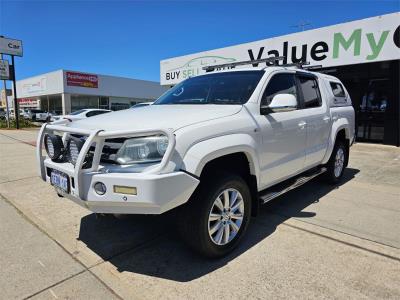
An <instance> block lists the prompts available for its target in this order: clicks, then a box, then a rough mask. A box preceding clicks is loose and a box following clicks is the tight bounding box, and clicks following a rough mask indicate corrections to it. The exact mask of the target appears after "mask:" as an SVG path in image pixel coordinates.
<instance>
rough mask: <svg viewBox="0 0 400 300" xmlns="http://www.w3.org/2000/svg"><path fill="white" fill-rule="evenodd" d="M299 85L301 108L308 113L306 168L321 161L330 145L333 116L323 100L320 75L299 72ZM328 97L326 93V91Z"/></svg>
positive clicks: (306, 120) (297, 75)
mask: <svg viewBox="0 0 400 300" xmlns="http://www.w3.org/2000/svg"><path fill="white" fill-rule="evenodd" d="M296 77H297V85H298V90H299V95H300V99H301V109H302V110H303V112H305V113H306V119H305V122H306V128H307V137H306V151H305V162H304V168H306V169H307V168H309V167H312V166H315V165H318V164H320V163H321V161H322V159H323V158H324V156H325V152H326V149H327V147H328V139H329V134H330V131H331V117H330V113H329V107H328V104H327V101H322V95H323V92H324V91H322V90H321V88H320V86H322V82H321V84H320V82H319V79H318V77H316V76H315V75H313V74H310V73H304V72H297V74H296ZM324 97H325V99H327V95H326V93H324Z"/></svg>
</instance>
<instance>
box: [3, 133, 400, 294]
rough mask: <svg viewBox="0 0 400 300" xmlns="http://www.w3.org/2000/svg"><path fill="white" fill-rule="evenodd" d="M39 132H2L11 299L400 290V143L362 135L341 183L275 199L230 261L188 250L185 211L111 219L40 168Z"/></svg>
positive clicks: (6, 285) (6, 275) (6, 284)
mask: <svg viewBox="0 0 400 300" xmlns="http://www.w3.org/2000/svg"><path fill="white" fill-rule="evenodd" d="M36 135H37V131H35V130H32V131H27V130H22V131H12V130H2V131H0V169H1V171H0V196H1V197H0V239H1V241H2V243H0V253H2V255H1V256H0V269H1V270H2V272H0V291H1V294H2V296H4V297H5V298H7V299H9V298H19V299H20V298H27V297H31V296H33V298H38V299H54V298H64V297H70V298H85V299H86V298H96V299H98V298H104V299H110V298H135V299H136V298H138V299H142V298H147V299H154V298H170V299H178V298H182V299H188V298H193V299H194V298H215V297H221V298H232V297H234V298H248V297H250V298H269V297H274V298H306V297H307V298H322V297H324V298H365V297H366V298H392V299H398V298H400V282H399V280H398V278H400V149H399V148H396V147H391V146H381V145H371V144H357V145H355V146H354V147H353V148H352V151H351V155H350V165H349V168H348V169H347V170H346V173H345V176H344V180H343V182H342V184H341V185H339V186H336V187H332V186H327V185H325V184H322V183H321V182H320V181H319V180H318V179H316V180H313V181H312V182H310V183H308V184H306V185H305V186H303V187H301V188H299V189H297V190H296V191H292V192H290V193H288V194H286V195H284V196H282V197H280V198H278V199H276V200H274V201H273V203H270V204H268V205H267V206H264V207H263V208H262V209H261V213H260V216H259V217H258V218H257V219H253V220H252V224H251V225H250V230H249V234H248V236H247V237H246V239H245V241H244V243H243V244H242V245H241V246H240V247H239V249H237V250H236V251H234V252H233V253H232V254H231V255H229V256H228V257H226V258H223V259H221V260H206V259H203V258H201V257H199V256H197V255H195V254H193V253H192V252H191V251H190V250H188V249H187V248H186V247H185V246H184V244H183V242H182V241H181V240H180V239H179V237H178V235H177V234H176V230H175V228H174V222H173V219H174V214H173V213H169V214H167V215H163V216H130V217H128V218H123V219H114V218H102V219H96V217H95V215H94V214H92V213H90V212H89V211H86V210H85V209H83V208H81V207H79V206H77V205H75V204H74V203H72V202H71V201H69V200H66V199H64V198H59V197H57V195H56V194H55V193H54V191H53V190H52V188H51V187H49V186H48V185H47V184H45V183H44V182H42V181H41V180H40V179H39V177H38V176H37V171H36V162H35V153H34V147H33V146H32V144H34V143H33V142H34V141H35V139H36Z"/></svg>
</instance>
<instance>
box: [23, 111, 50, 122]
mask: <svg viewBox="0 0 400 300" xmlns="http://www.w3.org/2000/svg"><path fill="white" fill-rule="evenodd" d="M48 115H49V114H48V113H47V112H45V111H44V110H41V109H36V108H28V109H24V110H23V113H22V116H23V117H24V119H27V120H31V121H36V120H43V121H45V120H46V118H47V116H48Z"/></svg>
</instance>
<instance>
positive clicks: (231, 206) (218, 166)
mask: <svg viewBox="0 0 400 300" xmlns="http://www.w3.org/2000/svg"><path fill="white" fill-rule="evenodd" d="M242 64H243V62H242ZM230 67H232V65H230ZM333 90H335V93H334V92H333ZM338 90H340V93H339V92H337V91H338ZM354 131H355V130H354V110H353V107H352V105H351V99H350V96H349V93H348V92H347V90H346V89H345V87H344V85H343V84H342V82H340V80H339V79H337V78H335V77H333V76H330V75H326V74H321V73H317V72H310V71H307V70H304V69H298V68H293V67H284V66H271V67H265V68H262V67H257V68H243V69H232V70H225V71H216V72H212V71H211V72H208V73H206V74H204V75H200V76H197V77H192V78H189V79H187V80H185V81H183V82H181V83H179V84H177V85H176V86H175V87H173V88H171V89H170V90H169V91H168V92H167V93H165V94H164V95H163V96H161V97H160V98H159V99H158V100H157V101H156V102H155V103H154V104H153V105H150V106H147V107H143V108H141V109H138V110H135V109H129V110H125V111H119V112H115V113H112V114H105V115H102V116H97V117H95V118H89V119H86V120H80V121H77V122H71V123H68V124H66V125H63V126H54V125H44V126H43V127H42V129H41V131H40V134H39V139H38V145H37V148H36V149H37V157H38V164H39V170H40V174H41V177H42V179H43V180H45V181H47V182H48V183H49V184H52V185H53V186H54V187H55V190H56V192H57V193H58V195H60V196H63V197H67V198H69V199H71V200H73V201H74V202H76V203H78V204H80V205H82V206H83V207H85V208H87V209H89V210H91V211H93V212H95V213H100V214H162V213H165V212H166V211H169V210H171V209H174V208H179V209H178V210H177V213H178V216H179V217H178V219H179V222H180V225H179V229H180V230H181V233H182V237H183V239H184V240H185V241H186V242H187V243H188V244H189V245H190V246H191V247H192V248H193V249H195V250H196V251H198V252H200V253H201V254H203V255H205V256H208V257H219V256H223V255H226V254H227V253H229V252H230V251H232V250H233V249H234V248H235V247H236V246H237V245H238V243H239V242H240V240H241V239H242V237H243V236H244V235H245V233H246V230H247V227H248V224H249V222H250V219H251V218H250V217H251V216H256V215H257V212H258V209H259V206H260V204H263V203H267V202H269V201H271V200H272V199H274V198H276V197H277V196H279V195H282V194H284V193H285V192H287V191H290V190H292V189H294V188H296V187H298V186H300V185H302V184H304V183H305V182H307V181H309V180H311V179H312V178H314V177H316V176H319V175H321V176H324V177H325V179H326V180H327V181H328V182H330V183H334V184H335V183H337V182H339V181H340V179H341V178H342V176H343V172H344V169H345V168H346V166H347V164H348V160H349V150H350V146H351V145H352V143H353V141H354ZM63 132H65V133H68V135H66V136H67V138H65V136H64V140H63ZM43 144H44V146H45V148H46V150H47V157H44V156H43V155H42V145H43ZM300 197H301V195H300Z"/></svg>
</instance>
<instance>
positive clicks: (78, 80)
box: [67, 72, 99, 88]
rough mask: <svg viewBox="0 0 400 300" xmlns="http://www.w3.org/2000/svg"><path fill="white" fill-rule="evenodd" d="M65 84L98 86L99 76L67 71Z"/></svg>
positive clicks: (88, 86)
mask: <svg viewBox="0 0 400 300" xmlns="http://www.w3.org/2000/svg"><path fill="white" fill-rule="evenodd" d="M67 85H69V86H81V87H87V88H98V87H99V77H98V76H97V75H94V74H85V73H78V72H67Z"/></svg>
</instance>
